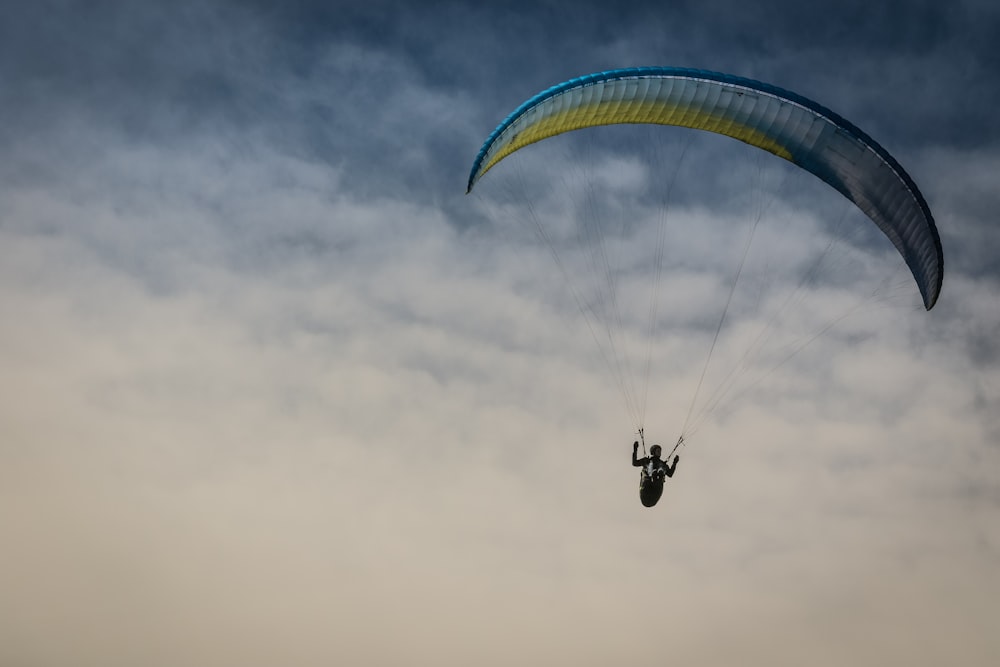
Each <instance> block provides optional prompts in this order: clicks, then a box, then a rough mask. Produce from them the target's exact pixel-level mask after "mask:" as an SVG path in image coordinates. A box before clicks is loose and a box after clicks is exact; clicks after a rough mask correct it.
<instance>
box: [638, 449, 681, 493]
mask: <svg viewBox="0 0 1000 667" xmlns="http://www.w3.org/2000/svg"><path fill="white" fill-rule="evenodd" d="M678 444H680V443H678ZM676 450H677V448H676V447H675V448H674V451H676ZM662 453H663V448H662V447H660V446H659V445H653V446H652V447H650V448H649V456H643V457H642V458H639V457H638V454H639V441H638V440H636V441H635V442H633V443H632V465H633V466H634V467H636V468H642V472H641V473H640V474H639V500H640V502H642V505H643V507H652V506H653V505H655V504H656V503H657V502H659V500H660V496H662V495H663V483H664V482H665V481H666V478H668V477H673V476H674V473H675V472H676V471H677V462H678V461H679V460H680V458H681V457H680V456H679V455H676V454H675V455H674V460H673V462H671V463H667V462H666V461H664V460H663V459H661V458H660V455H661V454H662ZM671 453H673V452H671ZM668 458H669V457H668Z"/></svg>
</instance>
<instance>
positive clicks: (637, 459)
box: [632, 440, 646, 468]
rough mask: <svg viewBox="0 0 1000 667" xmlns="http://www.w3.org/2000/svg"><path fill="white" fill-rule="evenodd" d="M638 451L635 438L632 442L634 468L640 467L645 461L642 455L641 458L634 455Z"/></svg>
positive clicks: (637, 443)
mask: <svg viewBox="0 0 1000 667" xmlns="http://www.w3.org/2000/svg"><path fill="white" fill-rule="evenodd" d="M638 451H639V441H638V440H636V441H635V442H633V443H632V465H634V466H635V467H636V468H641V467H642V466H643V465H645V463H646V457H643V458H641V459H639V458H636V456H635V455H636V454H637V453H638Z"/></svg>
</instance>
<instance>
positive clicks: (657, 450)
mask: <svg viewBox="0 0 1000 667" xmlns="http://www.w3.org/2000/svg"><path fill="white" fill-rule="evenodd" d="M662 452H663V448H662V447H660V446H659V445H653V446H652V447H650V448H649V455H650V456H655V457H656V458H660V454H661V453H662Z"/></svg>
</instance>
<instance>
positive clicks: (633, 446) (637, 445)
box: [632, 440, 639, 451]
mask: <svg viewBox="0 0 1000 667" xmlns="http://www.w3.org/2000/svg"><path fill="white" fill-rule="evenodd" d="M632 449H633V451H635V450H638V449H639V441H638V440H636V441H635V442H633V443H632Z"/></svg>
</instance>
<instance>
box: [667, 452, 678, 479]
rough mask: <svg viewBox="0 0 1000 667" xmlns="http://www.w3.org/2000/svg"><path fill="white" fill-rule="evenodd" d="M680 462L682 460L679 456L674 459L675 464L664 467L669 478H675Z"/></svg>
mask: <svg viewBox="0 0 1000 667" xmlns="http://www.w3.org/2000/svg"><path fill="white" fill-rule="evenodd" d="M680 460H681V457H680V456H679V455H678V456H675V457H674V463H673V465H670V464H669V463H667V464H664V465H663V469H664V470H665V471H666V473H667V477H673V476H674V471H675V470H677V462H678V461H680Z"/></svg>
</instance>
